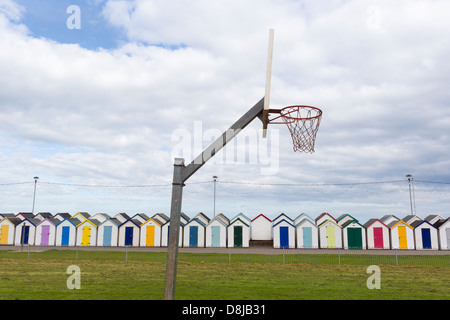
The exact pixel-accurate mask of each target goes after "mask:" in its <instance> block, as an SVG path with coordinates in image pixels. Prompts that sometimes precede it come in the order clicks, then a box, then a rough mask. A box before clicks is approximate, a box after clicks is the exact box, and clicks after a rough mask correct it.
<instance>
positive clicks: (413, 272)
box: [0, 250, 450, 300]
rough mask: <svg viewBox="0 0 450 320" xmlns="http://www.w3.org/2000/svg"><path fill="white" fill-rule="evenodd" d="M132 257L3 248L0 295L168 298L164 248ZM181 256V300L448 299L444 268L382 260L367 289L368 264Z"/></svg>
mask: <svg viewBox="0 0 450 320" xmlns="http://www.w3.org/2000/svg"><path fill="white" fill-rule="evenodd" d="M135 254H137V253H135ZM129 255H130V257H129V258H130V259H131V258H132V260H133V261H130V260H129V261H128V262H125V261H124V260H123V256H122V255H120V257H121V259H122V260H119V259H114V257H117V253H115V255H112V254H111V252H96V251H92V252H82V253H80V256H79V260H75V259H74V258H73V252H70V250H67V251H57V250H51V251H47V252H41V253H39V254H38V253H33V255H32V259H30V260H28V259H27V258H28V256H27V254H26V253H25V252H16V253H14V252H8V251H2V252H0V280H1V281H0V299H2V300H6V299H8V300H15V299H20V300H24V299H26V300H35V299H40V300H78V299H82V300H87V299H90V300H106V299H108V300H116V299H120V300H124V299H125V300H144V299H145V300H160V299H163V294H164V277H165V254H164V253H157V254H155V255H153V254H152V257H153V258H152V259H151V260H153V261H152V262H149V261H148V260H149V258H148V255H147V256H146V258H145V259H144V258H142V259H141V260H139V259H137V258H136V257H138V256H134V257H133V255H132V254H131V253H129ZM183 255H186V256H184V257H180V258H181V259H180V262H179V266H178V275H177V292H176V298H177V299H187V300H203V299H206V300H301V299H307V300H311V299H321V300H323V299H325V300H327V299H329V300H334V299H340V300H342V299H362V300H365V299H370V300H372V299H387V300H392V299H395V300H398V299H422V300H423V299H426V300H428V299H445V300H448V299H450V284H449V279H450V268H447V267H427V266H408V267H407V266H400V267H395V266H387V265H384V266H383V265H382V266H381V267H380V268H381V289H379V290H377V289H373V290H369V289H368V288H367V286H366V281H367V279H368V277H369V276H370V275H371V274H367V273H366V270H367V266H358V265H352V266H350V265H328V264H314V265H310V264H302V263H290V264H282V263H254V262H245V263H243V262H232V263H224V262H228V255H226V256H227V257H220V259H224V260H226V261H221V262H217V259H218V257H215V256H214V255H211V254H210V255H209V256H208V255H202V256H201V257H200V258H199V257H198V256H195V255H190V256H189V254H183ZM208 257H209V259H211V260H210V261H208V260H207V258H208ZM442 257H443V258H444V259H448V256H442ZM189 258H190V259H191V260H190V261H189ZM225 258H226V259H225ZM200 259H201V260H200ZM248 259H250V258H248ZM355 259H358V258H355ZM183 260H184V261H183ZM419 264H420V263H419ZM70 265H77V266H79V267H80V270H81V289H80V290H69V289H68V288H67V285H66V282H67V279H68V278H69V276H70V275H68V274H67V273H66V271H67V267H69V266H70Z"/></svg>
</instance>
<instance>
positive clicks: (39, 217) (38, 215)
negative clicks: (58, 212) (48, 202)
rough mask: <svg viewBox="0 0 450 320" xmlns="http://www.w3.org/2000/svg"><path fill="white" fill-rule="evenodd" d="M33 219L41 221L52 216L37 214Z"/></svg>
mask: <svg viewBox="0 0 450 320" xmlns="http://www.w3.org/2000/svg"><path fill="white" fill-rule="evenodd" d="M34 218H35V219H38V220H40V221H42V220H44V219H51V218H53V215H52V214H51V213H50V212H39V213H38V214H37V215H36V216H34Z"/></svg>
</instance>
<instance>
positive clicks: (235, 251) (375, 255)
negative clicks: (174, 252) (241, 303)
mask: <svg viewBox="0 0 450 320" xmlns="http://www.w3.org/2000/svg"><path fill="white" fill-rule="evenodd" d="M166 258H167V248H166V247H158V248H139V247H138V248H136V247H114V248H105V247H67V248H61V247H40V246H32V245H23V246H14V247H12V246H0V260H2V259H15V260H52V261H66V260H75V261H106V262H107V261H111V262H114V261H122V262H155V263H165V262H166ZM178 261H179V262H180V263H228V264H231V263H248V264H252V263H259V264H310V265H359V266H369V265H389V266H397V267H400V266H429V267H450V250H444V251H443V250H432V251H430V250H399V249H393V250H342V249H274V248H267V247H259V248H179V252H178Z"/></svg>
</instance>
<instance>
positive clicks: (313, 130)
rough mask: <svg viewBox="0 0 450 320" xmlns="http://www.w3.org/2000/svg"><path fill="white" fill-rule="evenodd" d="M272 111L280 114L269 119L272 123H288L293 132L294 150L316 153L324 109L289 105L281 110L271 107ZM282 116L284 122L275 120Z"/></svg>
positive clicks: (290, 130)
mask: <svg viewBox="0 0 450 320" xmlns="http://www.w3.org/2000/svg"><path fill="white" fill-rule="evenodd" d="M269 112H270V113H279V114H280V115H279V116H278V117H276V118H274V119H271V120H269V123H270V124H282V123H284V124H286V125H287V127H288V129H289V132H290V133H291V137H292V142H293V144H294V151H299V152H307V153H314V144H315V141H316V134H317V131H318V130H319V125H320V120H321V119H322V110H320V109H319V108H316V107H310V106H302V105H296V106H289V107H285V108H283V109H281V110H274V109H270V111H269ZM279 118H281V119H282V120H283V122H274V120H277V119H279Z"/></svg>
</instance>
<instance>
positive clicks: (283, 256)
mask: <svg viewBox="0 0 450 320" xmlns="http://www.w3.org/2000/svg"><path fill="white" fill-rule="evenodd" d="M283 264H285V262H284V247H283Z"/></svg>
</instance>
